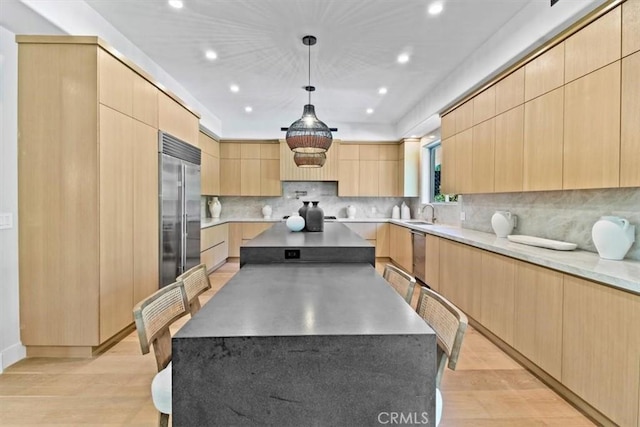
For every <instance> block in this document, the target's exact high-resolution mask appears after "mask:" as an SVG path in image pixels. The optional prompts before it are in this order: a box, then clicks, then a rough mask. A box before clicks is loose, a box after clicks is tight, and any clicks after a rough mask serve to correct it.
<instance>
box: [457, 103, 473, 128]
mask: <svg viewBox="0 0 640 427" xmlns="http://www.w3.org/2000/svg"><path fill="white" fill-rule="evenodd" d="M455 119H456V133H460V132H462V131H465V130H467V129H469V128H470V127H471V126H473V99H470V100H469V101H467V102H465V103H464V104H462V105H461V106H460V107H458V108H457V109H456V115H455Z"/></svg>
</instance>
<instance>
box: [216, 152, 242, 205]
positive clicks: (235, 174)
mask: <svg viewBox="0 0 640 427" xmlns="http://www.w3.org/2000/svg"><path fill="white" fill-rule="evenodd" d="M222 146H224V144H223V145H222ZM220 195H221V196H240V195H241V192H240V159H224V158H221V159H220Z"/></svg>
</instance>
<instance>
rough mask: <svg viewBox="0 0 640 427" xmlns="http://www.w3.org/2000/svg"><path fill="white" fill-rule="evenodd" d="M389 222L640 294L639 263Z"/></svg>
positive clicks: (465, 231) (438, 227)
mask: <svg viewBox="0 0 640 427" xmlns="http://www.w3.org/2000/svg"><path fill="white" fill-rule="evenodd" d="M389 222H391V223H392V224H397V225H401V226H404V227H408V228H412V229H414V230H420V231H424V232H426V233H428V234H433V235H435V236H438V237H443V238H445V239H449V240H454V241H456V242H460V243H464V244H467V245H470V246H474V247H476V248H480V249H485V250H488V251H490V252H495V253H498V254H501V255H505V256H508V257H511V258H516V259H519V260H522V261H527V262H530V263H532V264H536V265H540V266H544V267H548V268H551V269H553V270H557V271H561V272H563V273H568V274H572V275H574V276H578V277H582V278H585V279H590V280H594V281H596V282H600V283H604V284H606V285H610V286H612V287H615V288H618V289H623V290H625V291H630V292H633V293H635V294H640V261H636V260H630V259H625V260H623V261H611V260H606V259H601V258H600V257H599V256H598V254H597V253H594V252H587V251H583V250H573V251H556V250H553V249H544V248H537V247H533V246H527V245H522V244H519V243H513V242H510V241H509V240H507V239H506V238H500V237H496V236H495V235H494V234H491V233H484V232H482V231H475V230H468V229H465V228H460V227H454V226H446V225H426V224H409V223H407V222H406V221H402V220H395V219H393V220H390V221H389Z"/></svg>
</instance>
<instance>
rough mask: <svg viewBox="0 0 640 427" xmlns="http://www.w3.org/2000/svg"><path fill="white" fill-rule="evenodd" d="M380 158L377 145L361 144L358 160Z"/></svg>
mask: <svg viewBox="0 0 640 427" xmlns="http://www.w3.org/2000/svg"><path fill="white" fill-rule="evenodd" d="M379 158H380V148H379V147H378V145H373V144H361V145H360V160H361V161H362V160H378V159H379Z"/></svg>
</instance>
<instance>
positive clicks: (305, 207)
mask: <svg viewBox="0 0 640 427" xmlns="http://www.w3.org/2000/svg"><path fill="white" fill-rule="evenodd" d="M308 209H309V202H308V201H303V202H302V207H301V208H300V209H298V214H299V215H300V216H301V217H302V218H303V219H304V220H305V228H306V221H307V210H308Z"/></svg>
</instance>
